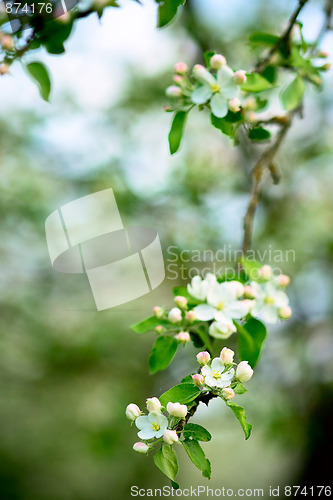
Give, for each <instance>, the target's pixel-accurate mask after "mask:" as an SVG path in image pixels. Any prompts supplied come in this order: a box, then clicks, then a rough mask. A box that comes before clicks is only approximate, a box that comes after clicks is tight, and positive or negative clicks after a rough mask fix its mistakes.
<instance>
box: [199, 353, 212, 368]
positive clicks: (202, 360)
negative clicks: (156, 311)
mask: <svg viewBox="0 0 333 500" xmlns="http://www.w3.org/2000/svg"><path fill="white" fill-rule="evenodd" d="M209 361H210V354H209V352H208V351H201V352H198V354H197V362H198V363H199V365H201V366H203V365H206V364H207V363H209Z"/></svg>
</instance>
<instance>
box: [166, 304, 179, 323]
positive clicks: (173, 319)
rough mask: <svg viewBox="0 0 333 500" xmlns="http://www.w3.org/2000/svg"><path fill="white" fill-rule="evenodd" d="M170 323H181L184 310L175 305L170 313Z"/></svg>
mask: <svg viewBox="0 0 333 500" xmlns="http://www.w3.org/2000/svg"><path fill="white" fill-rule="evenodd" d="M168 320H169V321H170V323H179V322H180V321H181V320H182V312H181V310H180V309H178V307H173V308H172V309H171V311H170V312H169V314H168Z"/></svg>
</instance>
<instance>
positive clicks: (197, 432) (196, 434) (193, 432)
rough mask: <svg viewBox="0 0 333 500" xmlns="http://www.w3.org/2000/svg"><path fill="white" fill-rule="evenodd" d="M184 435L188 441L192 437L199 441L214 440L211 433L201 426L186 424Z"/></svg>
mask: <svg viewBox="0 0 333 500" xmlns="http://www.w3.org/2000/svg"><path fill="white" fill-rule="evenodd" d="M183 434H184V437H185V438H186V439H188V438H189V437H190V436H191V437H193V438H194V439H196V440H197V441H210V440H211V439H212V436H211V434H210V432H208V431H207V429H205V428H204V427H202V425H199V424H186V425H185V427H184V430H183Z"/></svg>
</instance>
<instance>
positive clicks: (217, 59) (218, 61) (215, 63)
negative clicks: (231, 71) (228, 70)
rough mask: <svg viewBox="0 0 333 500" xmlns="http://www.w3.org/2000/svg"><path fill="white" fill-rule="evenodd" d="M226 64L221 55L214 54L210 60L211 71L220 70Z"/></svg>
mask: <svg viewBox="0 0 333 500" xmlns="http://www.w3.org/2000/svg"><path fill="white" fill-rule="evenodd" d="M226 63H227V61H226V58H225V57H224V56H222V55H221V54H214V55H213V56H212V57H211V59H210V67H211V68H212V69H221V68H222V66H225V65H226Z"/></svg>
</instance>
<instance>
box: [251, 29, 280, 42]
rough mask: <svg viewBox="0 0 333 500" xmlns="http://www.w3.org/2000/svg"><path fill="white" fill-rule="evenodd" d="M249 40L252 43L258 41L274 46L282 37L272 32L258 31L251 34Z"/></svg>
mask: <svg viewBox="0 0 333 500" xmlns="http://www.w3.org/2000/svg"><path fill="white" fill-rule="evenodd" d="M249 40H250V42H251V43H257V44H259V45H267V46H271V45H273V46H274V45H276V44H277V43H278V41H279V40H280V38H279V37H278V36H276V35H272V34H271V33H262V32H260V31H257V32H255V33H252V34H251V35H250V36H249Z"/></svg>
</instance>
